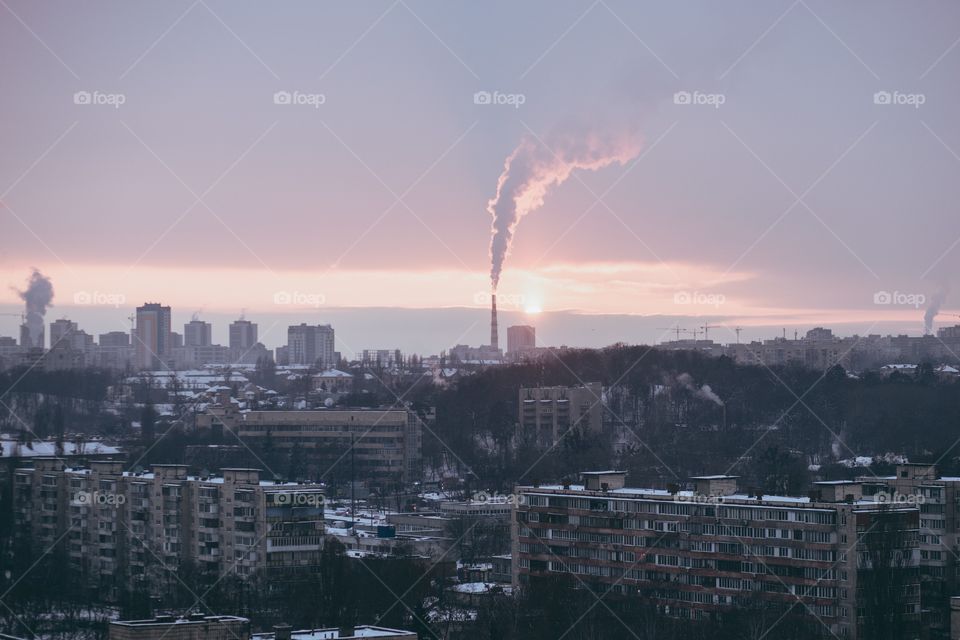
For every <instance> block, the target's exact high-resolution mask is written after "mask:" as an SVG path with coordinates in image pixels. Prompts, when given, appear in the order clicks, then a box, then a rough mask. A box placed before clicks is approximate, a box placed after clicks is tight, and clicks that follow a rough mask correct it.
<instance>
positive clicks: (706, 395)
mask: <svg viewBox="0 0 960 640" xmlns="http://www.w3.org/2000/svg"><path fill="white" fill-rule="evenodd" d="M677 382H679V383H680V384H681V385H682V386H683V388H684V389H687V390H688V391H690V392H692V393H693V395H695V396H696V397H698V398H701V399H703V400H709V401H710V402H712V403H714V404H715V405H717V406H719V407H722V406H723V400H721V399H720V396H718V395H717V394H716V393H714V392H713V389H711V388H710V385H708V384H705V385H703V386H702V387H700V388H699V389H698V388H697V385H696V384H694V382H693V376H691V375H690V374H689V373H681V374H680V375H678V376H677Z"/></svg>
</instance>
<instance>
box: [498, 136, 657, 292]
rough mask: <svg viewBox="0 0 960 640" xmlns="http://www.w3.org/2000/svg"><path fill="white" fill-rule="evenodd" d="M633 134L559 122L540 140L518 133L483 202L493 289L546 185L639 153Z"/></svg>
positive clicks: (638, 146) (636, 138)
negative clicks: (491, 195)
mask: <svg viewBox="0 0 960 640" xmlns="http://www.w3.org/2000/svg"><path fill="white" fill-rule="evenodd" d="M640 148H641V141H640V138H639V136H637V135H636V134H635V133H627V132H623V131H618V132H600V131H586V130H584V129H583V128H582V127H565V128H563V129H561V130H558V131H555V132H553V133H551V134H550V135H548V136H547V137H546V140H544V142H543V143H541V142H540V141H538V140H537V139H535V138H533V137H532V136H524V137H523V138H522V139H521V141H520V144H519V145H518V146H517V148H516V149H514V150H513V153H511V154H510V156H509V157H508V158H507V160H506V162H505V163H504V166H503V173H501V174H500V178H499V180H498V181H497V195H496V196H494V198H493V199H491V200H490V202H488V203H487V211H489V212H490V214H491V215H492V216H493V226H492V229H491V232H492V235H491V238H490V263H491V264H490V284H491V285H492V287H493V290H494V291H496V290H497V285H499V284H500V273H501V272H502V271H503V261H504V260H505V259H506V257H507V255H509V253H510V246H511V244H512V242H513V236H514V233H516V229H517V225H518V224H519V223H520V219H521V218H523V216H525V215H527V214H528V213H530V212H531V211H535V210H536V209H539V208H540V207H541V206H542V205H543V201H544V198H545V197H546V195H547V192H548V191H549V190H550V188H551V187H554V186H557V185H560V184H562V183H563V182H564V181H565V180H566V179H567V178H569V177H570V174H571V173H572V172H573V171H574V170H575V169H586V170H590V171H596V170H598V169H602V168H604V167H607V166H609V165H611V164H613V163H618V164H624V163H625V162H627V161H628V160H630V159H631V158H634V157H636V155H637V154H638V153H640Z"/></svg>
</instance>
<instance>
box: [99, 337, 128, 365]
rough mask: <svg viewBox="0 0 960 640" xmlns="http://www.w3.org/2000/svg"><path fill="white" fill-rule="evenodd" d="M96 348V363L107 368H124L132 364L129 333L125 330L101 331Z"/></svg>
mask: <svg viewBox="0 0 960 640" xmlns="http://www.w3.org/2000/svg"><path fill="white" fill-rule="evenodd" d="M98 342H99V344H98V346H97V349H96V353H97V365H98V366H101V367H105V368H107V369H126V368H127V367H129V366H132V364H133V352H134V350H133V347H132V346H131V345H130V334H128V333H127V332H125V331H109V332H107V333H101V334H100V336H99V340H98Z"/></svg>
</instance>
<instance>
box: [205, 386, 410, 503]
mask: <svg viewBox="0 0 960 640" xmlns="http://www.w3.org/2000/svg"><path fill="white" fill-rule="evenodd" d="M197 426H198V428H209V429H225V430H228V431H230V432H232V433H233V434H235V435H236V436H237V437H238V438H240V440H241V441H243V442H244V443H246V444H247V445H248V446H251V447H255V448H261V449H263V448H272V449H294V448H297V449H302V450H303V452H304V454H305V456H306V457H307V458H308V459H309V461H310V462H311V463H312V464H314V465H315V466H316V468H317V469H318V470H319V473H320V474H322V475H325V474H326V473H327V472H333V471H336V472H338V477H348V476H349V475H350V472H351V471H352V473H353V474H354V475H355V476H356V478H358V479H369V480H371V481H372V482H373V483H374V484H378V483H379V484H384V483H395V482H402V483H404V484H408V483H411V482H414V481H416V480H418V479H419V476H420V449H421V443H422V427H421V420H420V418H419V416H418V415H417V414H416V412H414V411H409V410H407V409H319V410H314V411H309V410H305V411H244V412H241V411H239V410H237V409H236V407H235V406H234V405H233V404H231V403H223V404H221V405H219V406H213V407H210V408H208V410H207V413H205V414H201V415H199V416H197Z"/></svg>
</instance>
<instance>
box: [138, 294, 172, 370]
mask: <svg viewBox="0 0 960 640" xmlns="http://www.w3.org/2000/svg"><path fill="white" fill-rule="evenodd" d="M136 320H137V325H136V327H135V328H134V330H133V350H134V353H135V354H136V358H135V363H136V366H137V368H138V369H160V368H162V367H163V365H164V362H165V358H167V357H168V356H169V355H170V350H171V348H172V347H173V346H174V342H173V334H172V333H171V331H170V307H165V306H163V305H161V304H159V303H156V302H148V303H146V304H144V305H143V306H140V307H137V316H136Z"/></svg>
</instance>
